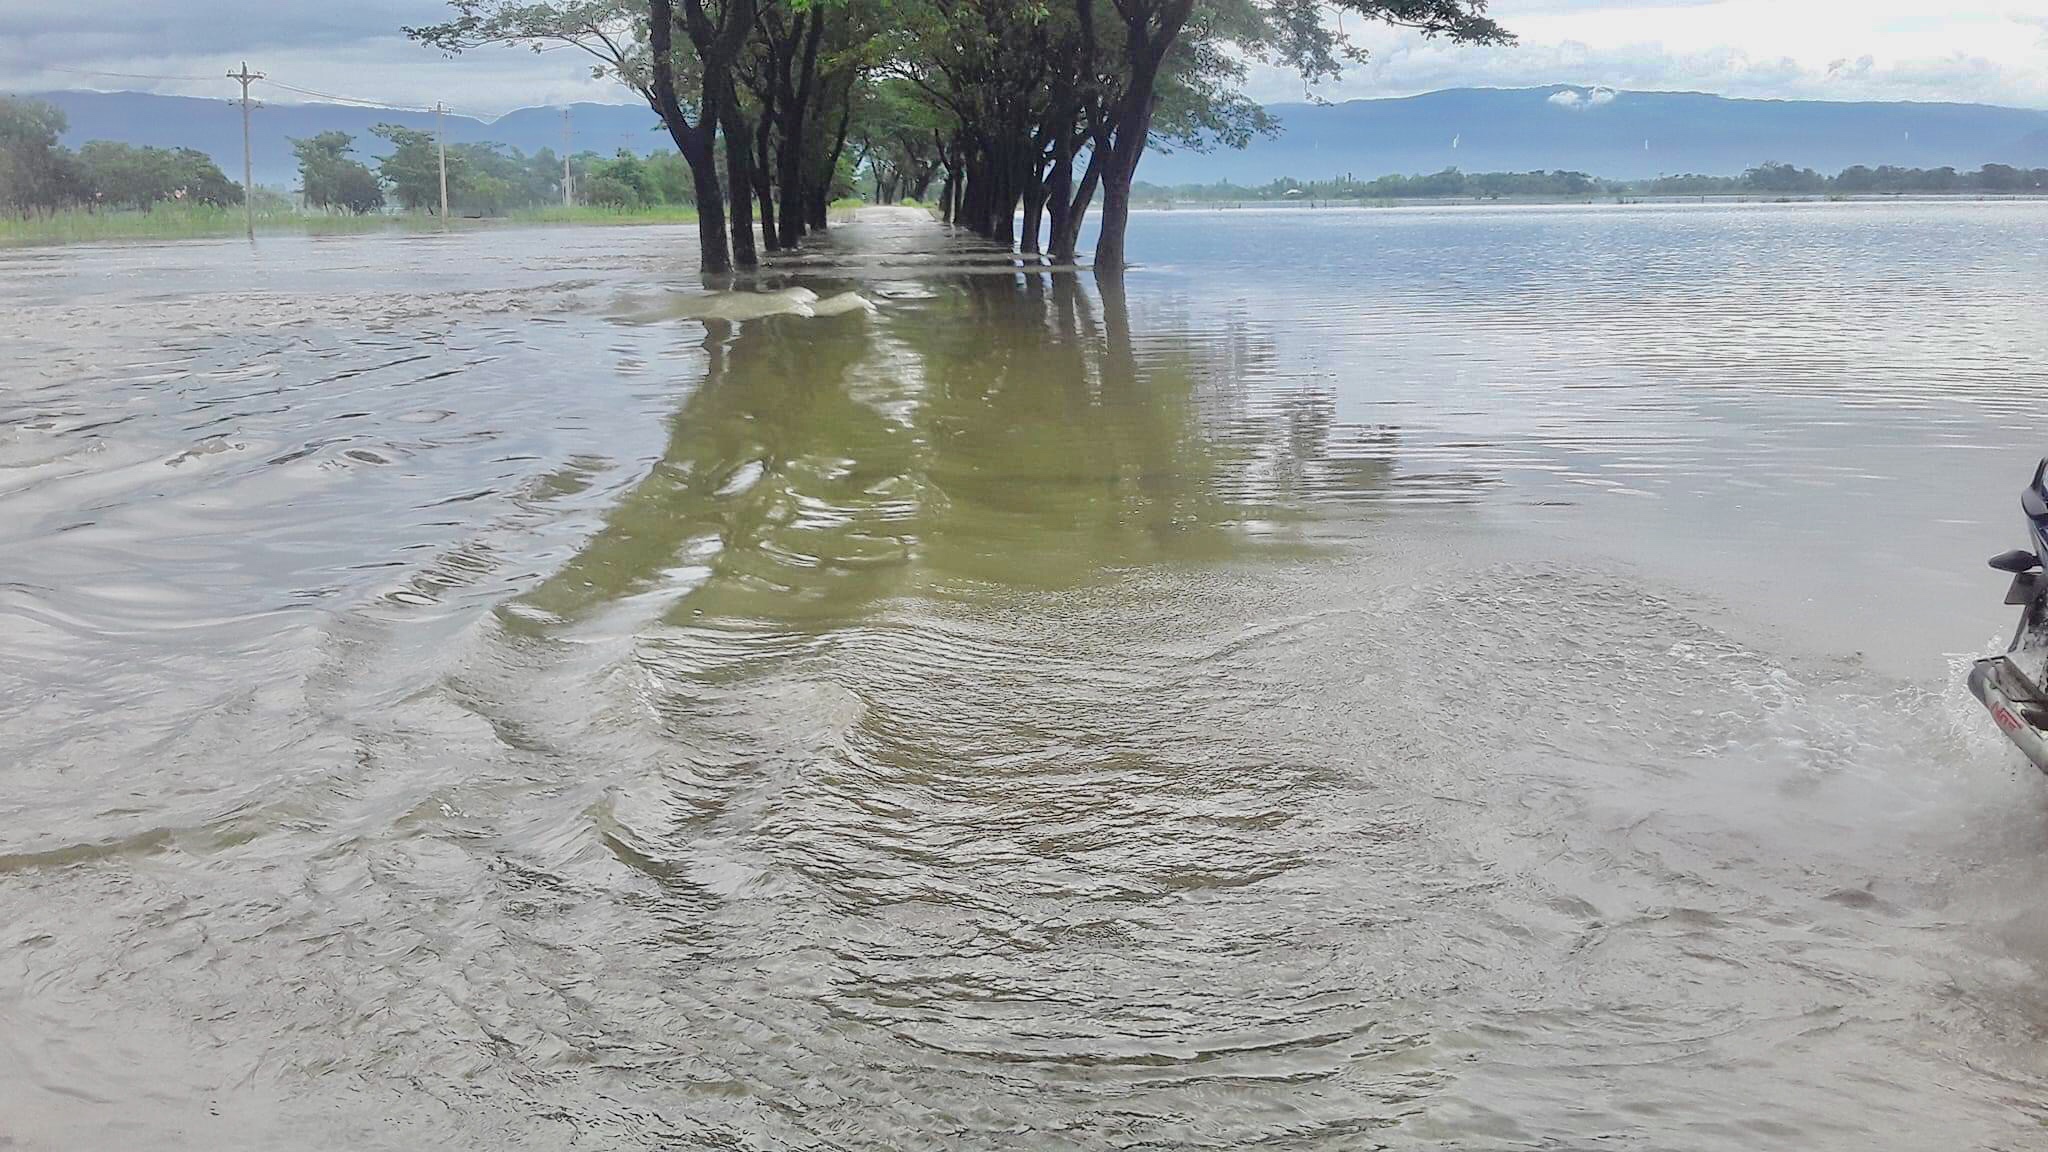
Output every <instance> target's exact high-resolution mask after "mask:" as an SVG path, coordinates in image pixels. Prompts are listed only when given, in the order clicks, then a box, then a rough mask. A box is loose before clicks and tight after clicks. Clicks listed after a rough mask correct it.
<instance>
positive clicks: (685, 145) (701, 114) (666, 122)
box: [647, 0, 752, 274]
mask: <svg viewBox="0 0 2048 1152" xmlns="http://www.w3.org/2000/svg"><path fill="white" fill-rule="evenodd" d="M686 2H687V0H686ZM748 19H749V20H751V19H752V14H751V12H749V13H748ZM693 39H694V38H693ZM674 42H675V4H674V2H673V0H648V21H647V48H648V54H649V56H650V57H651V63H652V68H653V76H652V78H651V83H650V84H649V88H648V91H649V94H650V95H651V96H652V97H653V100H652V103H653V105H654V110H655V112H656V113H658V114H659V115H660V116H661V122H662V125H663V127H665V128H667V129H668V134H669V138H670V139H672V140H674V141H675V143H676V150H677V151H679V152H681V153H682V154H683V162H684V163H685V164H688V165H689V166H690V180H691V183H692V184H693V185H694V187H695V190H696V196H697V246H698V250H699V254H698V263H699V266H700V267H701V268H702V269H703V270H704V271H705V272H709V273H713V274H716V273H723V272H730V271H732V252H731V250H730V248H729V246H728V244H727V241H726V232H725V196H724V194H723V193H721V192H720V191H719V188H718V162H717V160H716V159H715V158H714V157H713V155H712V144H713V143H714V142H715V141H716V139H717V136H718V116H717V110H718V100H717V96H718V92H719V88H720V85H719V84H718V83H715V82H714V81H713V75H714V73H716V72H718V71H721V69H717V68H713V67H712V65H711V62H710V61H706V62H705V71H704V106H703V107H702V108H700V109H698V117H697V119H698V122H697V123H696V124H691V123H690V118H689V117H688V116H685V115H684V114H683V108H682V102H681V101H680V100H678V99H677V98H676V74H675V65H674V62H673V60H672V59H671V57H670V52H671V49H672V47H673V45H674Z"/></svg>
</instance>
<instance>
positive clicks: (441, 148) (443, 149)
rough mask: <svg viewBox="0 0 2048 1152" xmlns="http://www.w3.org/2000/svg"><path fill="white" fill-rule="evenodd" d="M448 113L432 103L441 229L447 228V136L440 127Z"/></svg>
mask: <svg viewBox="0 0 2048 1152" xmlns="http://www.w3.org/2000/svg"><path fill="white" fill-rule="evenodd" d="M446 111H448V109H446V108H444V107H442V105H441V102H440V101H438V100H436V101H435V102H434V149H435V151H437V152H439V153H440V155H441V227H443V228H446V227H447V226H448V134H447V132H446V131H444V130H443V129H442V127H441V115H442V113H444V112H446Z"/></svg>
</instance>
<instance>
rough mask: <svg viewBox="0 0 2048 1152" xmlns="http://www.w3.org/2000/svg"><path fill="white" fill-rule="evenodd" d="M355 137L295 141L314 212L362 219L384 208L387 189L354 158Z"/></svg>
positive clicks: (302, 185)
mask: <svg viewBox="0 0 2048 1152" xmlns="http://www.w3.org/2000/svg"><path fill="white" fill-rule="evenodd" d="M354 149H355V137H353V136H351V135H349V134H348V133H346V132H340V131H332V132H322V133H319V134H318V135H315V136H310V137H307V138H306V139H304V140H293V141H292V153H293V154H294V155H296V156H297V157H298V158H299V189H300V191H302V192H303V193H305V196H306V204H307V206H309V207H313V208H339V209H342V210H343V211H347V212H353V213H355V214H356V215H358V216H360V215H362V214H363V213H365V212H374V211H376V210H377V209H379V208H382V207H383V206H384V189H383V186H382V185H381V184H379V183H378V181H377V175H376V173H374V172H371V171H370V169H369V167H368V166H367V165H365V164H364V163H363V162H362V161H360V160H357V159H355V158H354V157H352V156H350V155H349V153H350V152H352V151H354Z"/></svg>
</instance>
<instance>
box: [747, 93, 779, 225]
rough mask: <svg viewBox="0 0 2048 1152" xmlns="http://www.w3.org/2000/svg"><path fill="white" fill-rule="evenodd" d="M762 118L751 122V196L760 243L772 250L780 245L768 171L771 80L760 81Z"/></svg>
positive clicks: (771, 129) (772, 100)
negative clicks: (758, 220)
mask: <svg viewBox="0 0 2048 1152" xmlns="http://www.w3.org/2000/svg"><path fill="white" fill-rule="evenodd" d="M763 87H764V88H766V89H767V91H766V93H765V94H763V95H762V97H761V99H762V104H761V118H760V120H759V121H758V122H756V123H755V125H754V197H755V199H757V200H759V201H760V202H761V244H762V246H763V247H765V248H766V249H767V250H768V251H770V252H773V251H775V250H776V249H777V248H779V247H781V246H782V239H781V237H780V236H779V235H778V234H777V233H776V230H775V189H774V184H773V179H772V177H771V176H770V175H769V173H770V172H772V171H773V170H774V164H773V162H772V153H771V152H770V150H769V149H770V146H771V141H772V140H773V139H774V135H775V97H774V85H773V84H772V83H770V84H766V85H763Z"/></svg>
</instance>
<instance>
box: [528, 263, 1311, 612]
mask: <svg viewBox="0 0 2048 1152" xmlns="http://www.w3.org/2000/svg"><path fill="white" fill-rule="evenodd" d="M706 347H707V349H708V350H709V353H710V359H709V364H708V368H707V373H706V377H705V380H704V382H703V384H702V385H701V386H700V387H699V388H698V389H697V390H696V391H695V392H694V393H693V394H692V395H691V397H690V398H689V400H688V401H687V402H686V403H685V404H684V405H683V407H682V409H681V410H680V411H679V412H678V413H677V414H676V415H675V417H674V418H673V421H672V425H671V429H670V437H669V443H668V448H667V451H666V453H665V454H664V456H663V458H662V460H661V461H660V462H659V463H658V464H657V465H656V466H655V467H654V469H653V470H652V472H651V473H650V475H649V476H648V477H647V479H646V480H645V481H643V482H642V483H641V484H640V485H639V486H638V487H637V488H636V489H634V490H633V492H632V493H631V494H629V495H628V496H627V497H626V498H625V499H624V500H623V501H622V502H621V503H620V505H619V507H618V508H617V509H616V510H614V511H613V513H612V514H611V515H610V516H609V517H608V519H607V522H606V524H605V526H604V527H603V529H602V530H601V531H600V532H599V533H598V534H597V535H596V536H595V537H594V538H593V539H592V540H591V541H590V542H589V543H588V545H587V546H586V547H585V548H584V550H583V551H582V552H581V553H580V554H579V555H578V556H577V557H576V558H575V559H574V560H572V561H571V562H570V563H569V564H568V565H567V567H566V568H565V569H564V570H563V571H562V572H560V573H559V574H557V575H556V576H555V577H554V578H552V579H550V580H549V581H547V582H546V583H545V584H544V585H542V586H541V587H540V588H538V589H536V590H535V592H534V593H533V594H532V595H531V596H530V597H528V603H529V604H530V605H531V606H532V607H534V608H538V609H541V610H543V611H545V612H548V613H550V614H553V615H556V616H562V617H573V616H575V615H578V614H580V613H582V612H584V611H586V610H588V609H589V608H591V607H593V606H596V605H599V604H602V603H605V602H608V601H612V600H616V599H619V598H621V597H624V596H628V595H634V594H638V593H643V592H644V593H655V594H658V593H661V592H671V593H673V594H675V595H676V603H675V604H674V605H671V606H669V607H668V608H667V612H668V615H669V616H670V617H671V618H672V619H675V620H678V621H680V620H683V619H687V618H690V617H693V616H694V615H696V614H698V613H701V614H703V615H705V616H708V617H714V618H718V617H724V618H752V619H760V620H778V621H784V622H787V623H792V624H797V623H802V622H805V621H812V622H815V623H818V624H830V623H837V622H841V621H844V620H846V619H848V618H851V617H857V616H859V615H862V614H863V613H864V612H865V611H867V610H868V609H869V608H870V607H871V606H872V604H873V603H874V602H875V601H877V600H879V599H881V598H884V597H888V596H892V595H898V594H901V593H903V592H906V591H911V590H914V589H934V588H936V589H943V590H947V591H951V592H955V593H958V592H965V591H968V590H971V589H973V588H976V587H983V588H986V587H991V586H996V587H1018V586H1021V587H1035V588H1062V587H1072V586H1076V585H1080V584H1085V583H1088V582H1091V581H1095V580H1099V579H1102V578H1104V577H1105V575H1107V574H1109V573H1112V572H1115V571H1118V570H1123V569H1129V568H1133V567H1139V566H1144V565H1150V564H1157V563H1172V562H1201V561H1213V560H1220V559H1224V558H1227V557H1229V556H1231V555H1234V554H1237V553H1240V552H1242V551H1243V550H1244V549H1246V548H1247V547H1248V546H1250V544H1251V542H1252V541H1251V538H1250V537H1249V536H1248V535H1247V534H1246V533H1245V532H1243V531H1242V530H1241V529H1240V528H1239V525H1240V524H1242V523H1243V522H1244V521H1246V520H1252V519H1270V518H1271V509H1270V508H1266V507H1263V505H1264V504H1265V503H1266V502H1268V501H1270V500H1271V499H1272V498H1273V497H1274V496H1276V495H1277V496H1281V497H1283V498H1284V497H1285V496H1287V495H1289V494H1290V493H1288V492H1287V491H1286V490H1287V489H1289V488H1292V487H1294V485H1291V484H1287V483H1284V482H1283V483H1281V484H1278V485H1274V484H1271V483H1270V480H1271V479H1273V477H1271V476H1269V477H1268V478H1267V479H1268V482H1267V483H1258V482H1253V483H1250V484H1247V483H1246V482H1245V476H1244V473H1245V470H1246V468H1247V467H1248V466H1253V460H1254V458H1255V457H1262V458H1263V459H1264V460H1265V461H1266V464H1267V466H1270V464H1271V463H1272V462H1273V461H1274V460H1275V459H1285V460H1294V459H1296V458H1299V457H1303V456H1308V455H1315V454H1317V451H1318V450H1317V448H1316V447H1315V446H1314V443H1312V442H1313V441H1318V440H1320V441H1323V442H1327V440H1328V438H1329V435H1330V431H1329V418H1328V414H1327V409H1314V410H1311V411H1308V412H1305V413H1303V414H1300V415H1299V416H1298V417H1290V418H1288V419H1287V420H1284V421H1282V422H1281V423H1280V425H1279V426H1278V427H1275V426H1273V425H1272V424H1271V422H1270V421H1264V422H1262V423H1265V424H1266V428H1265V430H1264V433H1263V434H1262V435H1258V436H1257V437H1256V438H1257V439H1261V440H1265V441H1267V442H1266V443H1265V444H1264V445H1254V444H1247V443H1243V442H1241V440H1242V437H1241V436H1239V435H1235V434H1232V433H1233V432H1234V431H1235V430H1232V432H1226V431H1225V429H1222V428H1218V427H1215V426H1214V423H1213V421H1209V420H1205V419H1204V415H1203V393H1204V392H1205V390H1206V391H1210V392H1213V388H1212V387H1208V386H1209V385H1210V384H1212V382H1211V381H1210V380H1209V379H1208V376H1209V368H1208V366H1206V365H1205V364H1204V362H1203V360H1202V356H1201V353H1200V350H1201V349H1202V348H1203V347H1204V345H1203V342H1202V341H1200V340H1195V339H1191V338H1189V337H1188V335H1187V334H1186V333H1171V332H1165V333H1151V334H1147V335H1146V337H1145V338H1144V339H1143V340H1142V341H1140V340H1139V339H1138V338H1136V337H1134V335H1133V333H1132V326H1131V319H1130V312H1129V308H1128V306H1127V304H1126V302H1125V300H1124V296H1123V292H1122V290H1121V287H1120V286H1119V285H1117V284H1116V283H1114V282H1107V283H1105V284H1104V286H1103V288H1102V289H1101V291H1100V294H1099V295H1095V294H1091V293H1090V292H1089V291H1088V289H1087V288H1086V287H1085V286H1084V285H1082V284H1081V283H1080V282H1079V281H1078V280H1077V279H1076V278H1074V277H1071V276H1051V275H1045V274H1039V273H1035V272H1027V273H1022V274H1017V273H1004V274H997V275H968V276H963V277H960V278H958V279H957V280H955V281H953V282H950V283H948V284H946V285H944V286H942V288H941V290H940V291H939V292H937V293H935V294H934V295H932V296H931V297H930V298H928V299H925V300H922V301H915V302H901V303H898V304H895V305H892V306H891V307H890V308H889V309H887V310H885V311H884V312H882V313H880V314H878V315H862V314H853V315H845V316H835V317H818V318H804V317H795V316H778V317H770V318H767V319H762V320H756V321H750V322H746V323H743V324H738V325H731V324H724V323H720V322H712V323H711V324H710V326H709V332H708V338H707V341H706ZM1324 404H1325V405H1326V404H1327V401H1324ZM1312 408H1313V406H1312ZM1318 421H1320V422H1319V423H1318ZM1219 433H1223V435H1222V436H1221V437H1220V438H1219V436H1218V434H1219ZM1303 437H1306V440H1303V439H1302V438H1303ZM1297 441H1299V442H1297ZM1289 467H1294V465H1289ZM1255 493H1256V499H1255V498H1254V494H1255Z"/></svg>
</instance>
